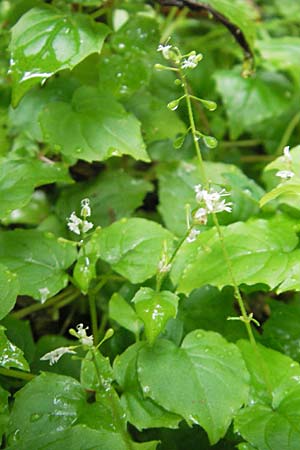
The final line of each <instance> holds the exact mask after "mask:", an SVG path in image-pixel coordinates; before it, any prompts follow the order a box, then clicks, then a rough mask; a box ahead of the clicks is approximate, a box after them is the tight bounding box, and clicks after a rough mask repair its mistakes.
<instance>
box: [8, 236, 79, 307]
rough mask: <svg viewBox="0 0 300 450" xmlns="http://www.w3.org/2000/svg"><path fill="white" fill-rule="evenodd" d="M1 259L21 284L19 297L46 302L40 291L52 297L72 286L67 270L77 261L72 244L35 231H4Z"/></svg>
mask: <svg viewBox="0 0 300 450" xmlns="http://www.w3.org/2000/svg"><path fill="white" fill-rule="evenodd" d="M0 258H1V261H2V262H3V264H5V265H6V266H7V267H8V269H9V270H11V271H13V272H15V273H16V274H17V276H18V279H19V282H20V291H19V294H22V295H30V296H32V297H34V298H35V299H40V300H42V299H43V295H42V292H41V291H40V289H43V288H47V289H48V294H47V297H51V296H53V295H54V294H56V293H57V292H59V291H60V290H61V289H63V288H64V287H65V286H66V285H67V284H68V275H67V274H66V272H65V269H67V268H68V267H70V265H71V264H72V263H73V262H74V260H75V259H76V248H75V247H74V245H73V244H72V243H69V242H66V241H64V242H63V241H59V240H57V239H56V238H55V237H54V236H53V235H52V234H50V233H43V232H39V231H35V230H14V231H7V232H5V231H2V232H1V233H0Z"/></svg>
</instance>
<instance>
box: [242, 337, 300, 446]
mask: <svg viewBox="0 0 300 450" xmlns="http://www.w3.org/2000/svg"><path fill="white" fill-rule="evenodd" d="M238 346H239V347H240V349H241V351H242V353H243V357H244V359H245V361H246V364H247V367H248V370H249V372H250V374H251V386H252V391H251V392H252V395H251V397H250V400H249V405H248V406H247V407H245V408H244V409H243V410H241V411H240V412H239V414H238V415H237V417H236V419H235V431H237V432H238V433H240V434H241V435H242V436H243V437H244V439H246V440H247V441H248V442H249V443H250V444H251V445H253V446H254V447H257V448H259V450H268V449H270V448H272V450H282V448H285V449H287V450H296V449H297V446H298V445H299V439H300V427H299V418H300V414H299V410H300V409H299V406H300V387H299V380H300V367H299V364H297V363H296V362H294V361H293V360H292V359H290V358H288V357H286V356H284V355H282V354H281V353H278V352H276V351H274V350H270V349H267V348H266V347H263V346H259V347H258V348H257V351H256V353H257V352H259V354H260V356H258V355H257V354H256V355H255V357H254V355H253V347H252V346H251V344H250V343H249V342H246V341H240V342H239V343H238ZM263 374H265V377H264V375H263ZM265 379H266V380H267V383H268V387H267V386H266V384H265Z"/></svg>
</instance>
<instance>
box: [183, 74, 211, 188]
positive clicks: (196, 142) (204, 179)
mask: <svg viewBox="0 0 300 450" xmlns="http://www.w3.org/2000/svg"><path fill="white" fill-rule="evenodd" d="M179 74H180V78H181V80H182V84H183V89H184V93H185V100H186V105H187V109H188V115H189V120H190V125H191V128H190V129H191V132H192V137H193V141H194V146H195V149H196V153H197V158H198V162H199V171H200V176H201V180H202V182H203V183H204V184H205V185H207V184H208V180H207V177H206V173H205V170H204V164H203V159H202V155H201V150H200V146H199V137H198V135H197V130H196V126H195V120H194V114H193V109H192V102H191V98H190V93H189V90H188V85H187V81H186V77H185V75H184V74H183V72H182V70H181V69H180V70H179Z"/></svg>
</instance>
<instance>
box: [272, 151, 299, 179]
mask: <svg viewBox="0 0 300 450" xmlns="http://www.w3.org/2000/svg"><path fill="white" fill-rule="evenodd" d="M283 159H284V162H285V164H286V165H287V169H286V170H279V171H278V172H277V173H276V176H277V177H279V178H282V179H283V180H289V179H290V178H293V176H294V175H295V174H294V172H293V171H292V170H291V164H292V155H291V153H290V147H289V146H286V147H284V149H283Z"/></svg>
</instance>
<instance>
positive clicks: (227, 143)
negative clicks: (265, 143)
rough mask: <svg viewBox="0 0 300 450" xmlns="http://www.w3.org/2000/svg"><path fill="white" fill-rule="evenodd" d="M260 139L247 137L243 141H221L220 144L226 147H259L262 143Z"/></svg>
mask: <svg viewBox="0 0 300 450" xmlns="http://www.w3.org/2000/svg"><path fill="white" fill-rule="evenodd" d="M261 144H262V141H261V140H260V139H245V140H241V141H221V142H220V146H222V147H224V148H226V147H257V146H258V145H261Z"/></svg>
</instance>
